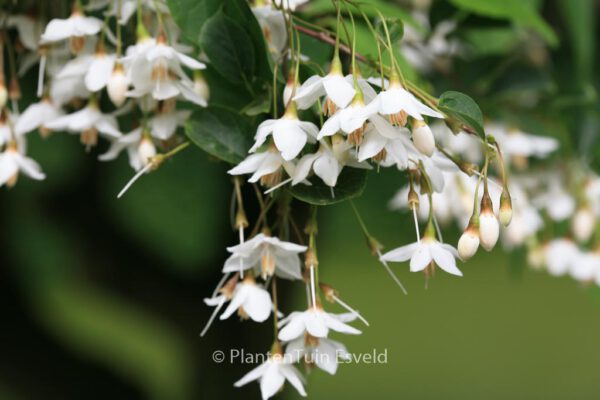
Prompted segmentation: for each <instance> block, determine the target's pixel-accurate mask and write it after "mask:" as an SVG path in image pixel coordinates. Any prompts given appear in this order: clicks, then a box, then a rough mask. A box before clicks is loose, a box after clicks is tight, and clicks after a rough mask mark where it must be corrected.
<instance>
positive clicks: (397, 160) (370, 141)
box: [358, 126, 412, 170]
mask: <svg viewBox="0 0 600 400" xmlns="http://www.w3.org/2000/svg"><path fill="white" fill-rule="evenodd" d="M408 135H409V132H408V129H405V128H394V127H393V129H391V130H387V129H386V130H381V129H380V130H377V129H375V128H374V127H373V126H370V127H368V128H367V130H366V131H365V136H364V138H363V141H362V144H361V145H360V148H359V149H358V161H361V162H362V161H365V160H368V159H370V158H371V159H373V160H374V161H377V162H378V163H379V165H381V166H384V167H389V166H391V165H396V166H397V167H398V169H400V170H404V169H406V168H408V148H410V147H411V146H412V144H411V143H410V139H409V138H408Z"/></svg>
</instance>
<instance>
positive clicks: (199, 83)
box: [194, 70, 210, 101]
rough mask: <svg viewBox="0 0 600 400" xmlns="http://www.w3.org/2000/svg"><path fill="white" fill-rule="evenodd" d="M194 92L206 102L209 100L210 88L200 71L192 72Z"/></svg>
mask: <svg viewBox="0 0 600 400" xmlns="http://www.w3.org/2000/svg"><path fill="white" fill-rule="evenodd" d="M194 92H195V93H196V94H197V95H198V96H200V97H202V98H203V99H204V100H206V101H208V99H209V98H210V87H209V86H208V82H206V79H204V75H202V72H201V71H200V70H196V71H194Z"/></svg>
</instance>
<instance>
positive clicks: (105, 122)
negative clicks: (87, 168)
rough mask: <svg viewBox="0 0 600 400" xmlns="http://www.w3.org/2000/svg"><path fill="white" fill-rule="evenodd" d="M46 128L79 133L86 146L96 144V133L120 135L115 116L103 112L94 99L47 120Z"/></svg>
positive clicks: (111, 135) (108, 135) (111, 136)
mask: <svg viewBox="0 0 600 400" xmlns="http://www.w3.org/2000/svg"><path fill="white" fill-rule="evenodd" d="M46 128H48V129H51V130H54V131H56V130H67V131H69V132H71V133H79V134H81V142H82V143H83V144H85V145H86V146H88V147H90V146H95V145H96V142H97V137H98V133H100V134H101V135H103V136H105V137H108V138H119V137H121V132H120V131H119V129H118V125H117V120H116V118H115V117H114V116H112V115H109V114H103V113H102V112H101V111H100V109H99V108H98V105H97V103H96V101H95V100H94V99H92V100H90V102H89V103H88V105H87V106H85V107H84V108H82V109H81V110H79V111H75V112H74V113H72V114H67V115H64V116H62V117H59V118H57V119H55V120H54V121H51V122H48V123H47V124H46Z"/></svg>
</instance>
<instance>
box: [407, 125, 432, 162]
mask: <svg viewBox="0 0 600 400" xmlns="http://www.w3.org/2000/svg"><path fill="white" fill-rule="evenodd" d="M412 139H413V143H414V144H415V147H416V148H417V150H419V151H420V152H421V154H424V155H426V156H427V157H431V155H432V154H433V151H434V150H435V138H434V137H433V132H431V128H429V126H428V125H427V124H426V123H425V122H423V121H419V120H414V121H413V130H412Z"/></svg>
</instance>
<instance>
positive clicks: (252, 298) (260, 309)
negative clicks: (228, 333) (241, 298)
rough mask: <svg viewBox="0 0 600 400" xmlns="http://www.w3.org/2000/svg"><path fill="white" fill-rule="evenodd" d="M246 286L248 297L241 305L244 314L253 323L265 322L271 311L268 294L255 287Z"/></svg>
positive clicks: (271, 306) (271, 305)
mask: <svg viewBox="0 0 600 400" xmlns="http://www.w3.org/2000/svg"><path fill="white" fill-rule="evenodd" d="M248 286H250V287H249V288H248V297H247V298H246V301H245V302H244V305H243V306H244V310H245V311H246V314H248V316H249V317H250V318H251V319H252V320H253V321H255V322H263V321H266V320H267V318H269V315H271V310H272V309H273V303H272V302H271V296H270V295H269V292H267V291H266V290H265V289H263V288H261V287H258V286H255V285H248Z"/></svg>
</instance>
